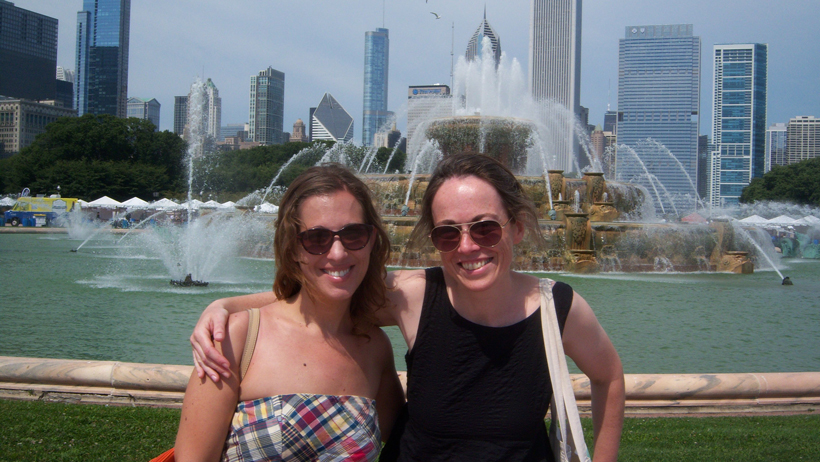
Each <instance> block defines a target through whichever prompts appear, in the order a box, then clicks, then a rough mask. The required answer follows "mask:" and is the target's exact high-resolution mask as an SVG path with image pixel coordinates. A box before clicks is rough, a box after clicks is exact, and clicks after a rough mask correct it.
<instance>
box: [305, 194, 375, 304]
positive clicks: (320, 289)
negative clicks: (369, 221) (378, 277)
mask: <svg viewBox="0 0 820 462" xmlns="http://www.w3.org/2000/svg"><path fill="white" fill-rule="evenodd" d="M299 221H300V222H301V226H300V229H299V232H301V231H305V230H308V229H311V228H326V229H329V230H331V231H338V230H340V229H342V228H343V227H344V226H346V225H350V224H354V223H365V218H364V211H363V209H362V206H361V204H360V203H359V201H357V200H356V198H355V197H353V195H352V194H350V193H349V192H347V191H344V190H342V191H336V192H334V193H331V194H329V195H319V196H312V197H309V198H307V199H305V200H304V201H303V202H302V204H301V205H300V206H299ZM373 241H374V239H373V237H371V238H370V241H368V243H367V245H366V246H365V247H364V248H363V249H360V250H348V249H346V248H345V247H344V246H343V245H342V243H341V241H340V240H339V237H338V236H334V238H333V245H332V246H331V248H330V250H329V251H328V252H327V253H325V254H322V255H312V254H310V253H308V252H307V251H306V250H305V249H304V248H303V247H302V245H301V244H299V243H298V242H294V245H296V246H298V254H297V260H298V262H299V268H300V269H301V271H302V274H303V275H304V278H305V280H306V282H307V281H310V284H309V286H311V287H315V289H316V290H315V293H314V292H313V291H311V296H312V298H314V299H316V300H317V301H319V300H321V301H322V302H324V303H348V304H349V303H350V299H351V297H353V294H354V292H356V289H357V288H358V287H359V285H360V284H361V283H362V280H363V279H364V276H365V274H366V273H367V267H368V264H369V259H370V251H371V250H372V249H373Z"/></svg>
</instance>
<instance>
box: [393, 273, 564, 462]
mask: <svg viewBox="0 0 820 462" xmlns="http://www.w3.org/2000/svg"><path fill="white" fill-rule="evenodd" d="M425 271H426V277H427V284H426V288H425V293H424V303H423V305H422V310H421V319H420V321H419V328H418V333H417V335H416V341H415V344H414V346H413V350H412V351H409V352H408V353H407V354H406V356H405V358H406V361H407V405H406V406H405V409H404V410H403V416H400V417H399V421H397V423H396V426H395V427H394V429H393V432H392V434H391V437H390V441H388V442H387V444H386V445H385V448H384V450H383V451H382V455H381V457H380V461H383V462H384V461H390V460H401V461H437V460H440V461H459V460H464V461H477V460H487V461H489V460H498V461H501V460H503V461H552V451H551V449H550V444H549V438H548V436H547V428H546V425H545V424H544V417H545V416H546V413H547V410H548V408H549V403H550V399H551V398H552V386H551V384H550V378H549V371H548V369H547V360H546V354H545V351H544V340H543V336H542V334H541V312H540V310H539V311H536V312H535V313H533V314H532V315H530V316H529V317H527V318H526V319H524V320H522V321H519V322H518V323H515V324H513V325H510V326H504V327H488V326H482V325H479V324H476V323H473V322H471V321H468V320H467V319H465V318H463V317H462V316H461V315H459V314H458V313H457V312H456V311H455V309H454V308H453V306H452V304H451V303H450V299H449V297H448V296H447V287H446V285H445V283H444V273H443V270H442V269H441V268H440V267H438V268H428V269H427V270H425ZM572 294H573V292H572V288H571V287H570V286H568V285H567V284H563V283H560V282H558V283H556V284H555V286H554V287H553V295H554V299H555V311H556V313H557V314H558V324H559V327H560V329H561V331H562V332H563V328H564V323H565V321H566V319H567V315H568V314H569V309H570V306H571V305H572Z"/></svg>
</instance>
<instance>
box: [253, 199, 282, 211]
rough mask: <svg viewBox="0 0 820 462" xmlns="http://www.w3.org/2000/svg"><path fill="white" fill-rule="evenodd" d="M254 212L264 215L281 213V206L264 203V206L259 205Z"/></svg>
mask: <svg viewBox="0 0 820 462" xmlns="http://www.w3.org/2000/svg"><path fill="white" fill-rule="evenodd" d="M254 210H255V211H257V212H262V213H279V206H278V205H273V204H271V203H270V202H262V204H260V205H257V206H256V207H255V208H254Z"/></svg>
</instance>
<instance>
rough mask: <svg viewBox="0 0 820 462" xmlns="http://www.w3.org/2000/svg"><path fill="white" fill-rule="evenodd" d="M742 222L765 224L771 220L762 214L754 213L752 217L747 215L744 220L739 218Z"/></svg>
mask: <svg viewBox="0 0 820 462" xmlns="http://www.w3.org/2000/svg"><path fill="white" fill-rule="evenodd" d="M738 221H739V222H741V223H745V224H750V225H763V224H766V223H768V222H769V220H767V219H765V218H763V217H761V216H760V215H752V216H750V217H746V218H744V219H742V220H738Z"/></svg>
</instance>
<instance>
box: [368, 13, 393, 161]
mask: <svg viewBox="0 0 820 462" xmlns="http://www.w3.org/2000/svg"><path fill="white" fill-rule="evenodd" d="M389 61H390V38H389V37H388V31H387V29H383V28H378V29H376V30H375V31H367V32H365V33H364V110H363V111H362V113H363V114H364V120H363V123H362V145H364V146H371V145H372V144H373V135H375V134H376V132H377V131H378V130H379V128H381V127H382V126H383V125H385V124H386V123H387V120H388V119H389V118H390V117H391V116H392V115H393V113H392V112H389V111H388V110H387V74H388V64H389Z"/></svg>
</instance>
